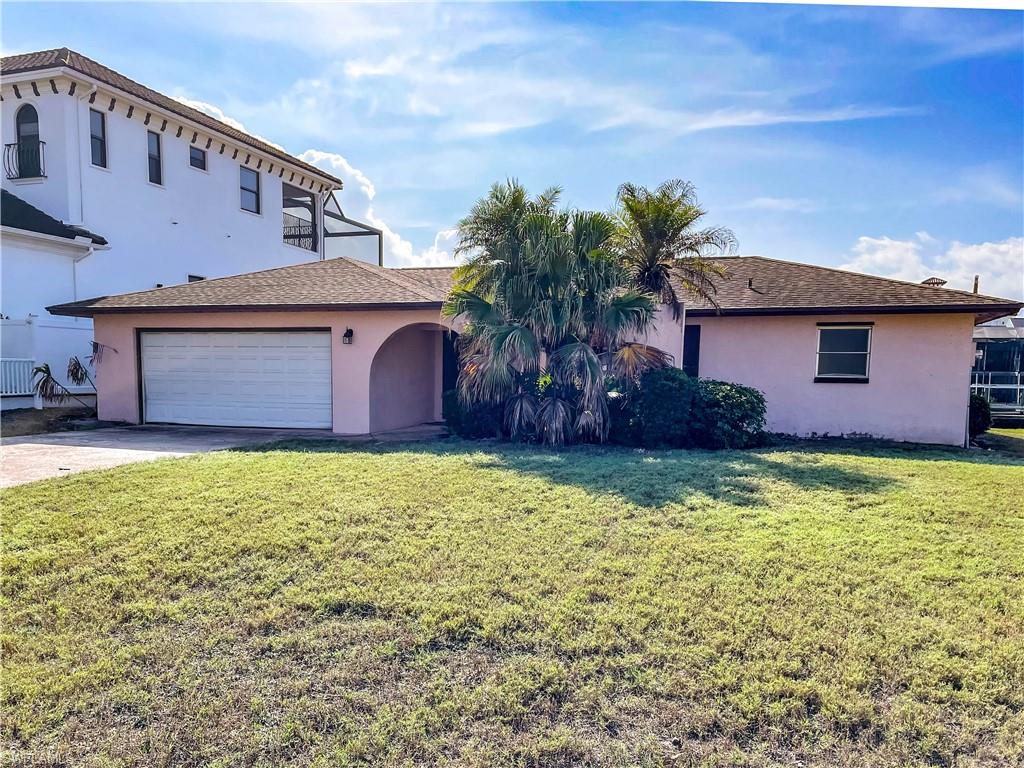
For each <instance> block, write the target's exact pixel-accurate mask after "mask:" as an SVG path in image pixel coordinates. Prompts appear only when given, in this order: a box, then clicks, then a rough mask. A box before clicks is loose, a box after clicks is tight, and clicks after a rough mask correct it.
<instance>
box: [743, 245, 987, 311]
mask: <svg viewBox="0 0 1024 768" xmlns="http://www.w3.org/2000/svg"><path fill="white" fill-rule="evenodd" d="M740 258H744V259H761V260H762V261H771V262H774V263H776V264H795V265H796V266H798V267H811V268H812V269H824V270H827V271H828V272H838V273H839V274H841V275H856V276H857V277H866V278H868V279H869V280H883V281H885V282H887V283H896V284H897V285H912V286H914V287H917V288H921V289H922V290H927V291H942V292H943V293H958V294H961V295H963V296H970V297H973V298H982V299H995V300H996V301H1005V299H1004V298H1003V297H1002V296H991V295H989V294H987V293H974V292H972V291H964V290H962V289H960V288H944V287H939V286H934V285H925V284H924V283H916V282H913V281H912V280H900V279H899V278H896V277H883V276H882V275H870V274H868V273H867V272H856V271H854V270H852V269H839V267H829V266H825V265H824V264H808V263H807V262H804V261H789V260H788V259H776V258H773V257H771V256H760V255H751V256H742V257H740Z"/></svg>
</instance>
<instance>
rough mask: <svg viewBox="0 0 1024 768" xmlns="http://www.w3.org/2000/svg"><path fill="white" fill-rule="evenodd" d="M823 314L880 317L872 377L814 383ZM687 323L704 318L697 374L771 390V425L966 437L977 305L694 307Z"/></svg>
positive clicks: (924, 438)
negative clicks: (732, 312) (847, 311)
mask: <svg viewBox="0 0 1024 768" xmlns="http://www.w3.org/2000/svg"><path fill="white" fill-rule="evenodd" d="M822 322H824V323H835V322H850V323H863V322H872V323H874V326H873V331H872V337H871V362H870V375H869V381H868V383H866V384H853V383H834V382H828V383H815V381H814V374H815V359H816V351H817V327H818V325H817V324H818V323H822ZM686 324H687V325H700V326H701V341H700V370H699V375H700V376H701V377H702V378H713V379H721V380H723V381H731V382H736V383H738V384H746V385H748V386H752V387H756V388H757V389H759V390H761V391H762V392H764V395H765V399H766V401H767V405H768V428H769V429H770V430H771V431H773V432H780V433H785V434H792V435H799V436H812V435H870V436H873V437H880V438H886V439H892V440H904V441H912V442H922V443H944V444H949V445H961V444H962V443H963V442H964V435H965V424H966V416H967V402H968V395H969V385H970V370H971V365H972V363H973V360H974V342H973V341H972V338H971V334H972V330H973V327H974V317H973V315H966V314H960V315H952V314H903V315H820V316H773V317H764V316H758V317H735V316H734V317H700V318H698V317H688V318H687V321H686ZM677 333H678V331H677ZM666 343H672V342H666Z"/></svg>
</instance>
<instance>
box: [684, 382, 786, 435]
mask: <svg viewBox="0 0 1024 768" xmlns="http://www.w3.org/2000/svg"><path fill="white" fill-rule="evenodd" d="M765 410H766V409H765V402H764V395H763V394H762V393H761V392H759V391H758V390H756V389H754V388H753V387H745V386H743V385H742V384H730V383H729V382H726V381H714V380H713V379H701V380H700V382H699V383H698V385H697V397H696V399H695V402H694V405H693V413H692V422H691V427H690V428H691V441H692V442H693V444H694V445H697V446H699V447H701V448H753V447H755V446H758V445H764V444H765V442H766V440H767V434H766V433H765V431H764V424H765Z"/></svg>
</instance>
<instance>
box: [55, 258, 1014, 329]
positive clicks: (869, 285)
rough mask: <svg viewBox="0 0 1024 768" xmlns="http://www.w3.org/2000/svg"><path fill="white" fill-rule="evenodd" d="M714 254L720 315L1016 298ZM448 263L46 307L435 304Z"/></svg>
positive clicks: (984, 308)
mask: <svg viewBox="0 0 1024 768" xmlns="http://www.w3.org/2000/svg"><path fill="white" fill-rule="evenodd" d="M716 261H717V262H718V263H719V264H720V265H721V266H722V267H723V268H724V269H726V270H727V272H728V277H726V278H724V279H716V280H715V283H716V285H717V286H718V293H717V295H716V298H717V300H718V303H719V306H720V312H721V314H723V315H784V314H829V313H858V312H877V313H885V312H971V313H975V314H978V315H980V316H985V317H999V316H1001V315H1007V314H1013V313H1015V312H1017V311H1019V310H1020V309H1021V306H1022V304H1021V302H1015V301H1011V300H1009V299H999V298H995V297H993V296H981V295H977V294H973V293H967V292H966V291H956V290H952V289H949V288H935V287H932V286H928V285H921V284H919V283H907V282H903V281H901V280H890V279H888V278H884V277H874V276H872V275H862V274H859V273H857V272H846V271H843V270H839V269H830V268H828V267H819V266H815V265H812V264H800V263H797V262H793V261H779V260H776V259H767V258H764V257H761V256H742V257H731V258H722V259H717V260H716ZM452 269H453V268H450V267H449V268H444V267H431V268H410V269H387V268H384V267H378V266H374V265H370V264H366V263H364V262H361V261H353V260H351V259H331V260H328V261H316V262H312V263H309V264H299V265H296V266H292V267H279V268H277V269H270V270H265V271H263V272H250V273H249V274H245V275H238V276H236V277H223V278H220V279H217V280H207V281H204V282H199V283H188V284H185V285H176V286H172V287H169V288H159V289H156V290H151V291H142V292H140V293H128V294H122V295H120V296H110V297H104V298H100V299H91V300H88V301H80V302H75V303H73V304H62V305H59V306H57V307H52V308H50V311H51V312H53V313H54V314H58V315H83V316H89V315H93V314H101V313H106V312H132V311H156V310H185V309H195V310H203V309H206V310H228V309H278V310H288V309H309V308H339V309H341V308H356V307H398V306H419V307H423V306H440V305H441V303H442V302H443V301H444V299H445V297H446V296H447V294H448V291H449V290H450V289H451V285H452ZM687 313H688V314H689V315H690V316H702V315H713V314H716V310H715V308H714V307H713V306H712V305H711V304H709V303H707V302H701V301H691V302H688V304H687Z"/></svg>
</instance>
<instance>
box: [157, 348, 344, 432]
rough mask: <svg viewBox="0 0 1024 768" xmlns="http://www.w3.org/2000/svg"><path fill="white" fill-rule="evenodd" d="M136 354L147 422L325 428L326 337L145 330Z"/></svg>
mask: <svg viewBox="0 0 1024 768" xmlns="http://www.w3.org/2000/svg"><path fill="white" fill-rule="evenodd" d="M141 351H142V399H143V404H144V406H143V407H144V410H143V418H144V420H145V421H148V422H165V423H172V424H209V425H216V426H230V427H305V428H318V427H327V428H329V427H330V426H331V423H332V420H331V334H330V332H329V331H270V332H262V331H260V332H256V331H244V332H240V331H181V332H179V331H158V332H149V331H146V332H143V333H142V334H141Z"/></svg>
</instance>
